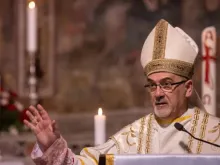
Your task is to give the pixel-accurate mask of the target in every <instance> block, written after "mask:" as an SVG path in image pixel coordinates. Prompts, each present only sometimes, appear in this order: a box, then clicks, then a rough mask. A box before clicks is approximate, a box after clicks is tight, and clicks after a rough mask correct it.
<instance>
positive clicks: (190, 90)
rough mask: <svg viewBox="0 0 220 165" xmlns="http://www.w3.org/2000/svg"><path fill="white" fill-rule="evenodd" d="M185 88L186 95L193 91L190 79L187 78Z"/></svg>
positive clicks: (188, 95)
mask: <svg viewBox="0 0 220 165" xmlns="http://www.w3.org/2000/svg"><path fill="white" fill-rule="evenodd" d="M185 88H186V97H190V96H191V95H192V93H193V82H192V80H188V81H187V82H186V83H185Z"/></svg>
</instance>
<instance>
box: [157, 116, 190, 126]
mask: <svg viewBox="0 0 220 165" xmlns="http://www.w3.org/2000/svg"><path fill="white" fill-rule="evenodd" d="M191 117H192V115H188V116H182V117H179V118H176V119H175V120H160V119H157V122H158V123H159V124H171V123H176V122H182V121H184V120H187V119H189V118H191Z"/></svg>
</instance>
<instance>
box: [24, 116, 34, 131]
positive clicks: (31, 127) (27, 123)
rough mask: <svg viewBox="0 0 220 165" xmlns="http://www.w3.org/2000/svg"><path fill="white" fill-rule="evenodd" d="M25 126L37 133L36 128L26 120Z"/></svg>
mask: <svg viewBox="0 0 220 165" xmlns="http://www.w3.org/2000/svg"><path fill="white" fill-rule="evenodd" d="M24 124H25V125H26V126H27V127H28V128H30V129H31V130H32V131H33V132H35V126H34V125H33V124H32V123H31V122H29V121H27V120H26V119H25V120H24Z"/></svg>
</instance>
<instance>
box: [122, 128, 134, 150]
mask: <svg viewBox="0 0 220 165" xmlns="http://www.w3.org/2000/svg"><path fill="white" fill-rule="evenodd" d="M129 129H130V131H128V132H123V133H122V135H126V142H127V144H128V146H129V147H131V146H133V145H135V144H136V143H135V142H133V143H131V142H129V140H128V138H129V136H131V137H132V138H135V137H136V135H135V131H134V130H133V129H132V125H130V128H129Z"/></svg>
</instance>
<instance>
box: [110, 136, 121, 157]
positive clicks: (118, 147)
mask: <svg viewBox="0 0 220 165" xmlns="http://www.w3.org/2000/svg"><path fill="white" fill-rule="evenodd" d="M111 139H112V140H113V141H114V142H115V146H116V148H117V153H118V154H120V145H119V144H120V143H119V142H118V141H117V140H116V139H115V137H113V136H112V137H111Z"/></svg>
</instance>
